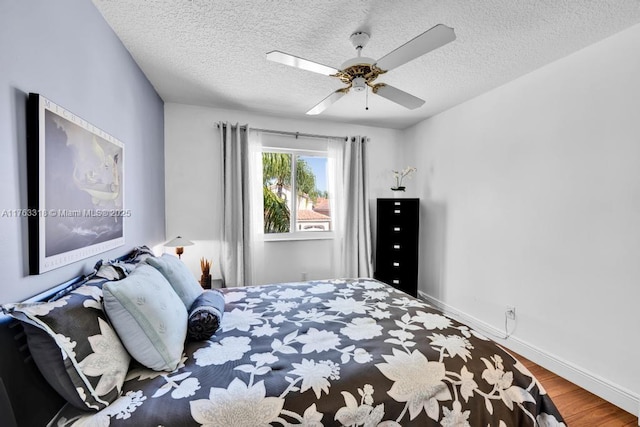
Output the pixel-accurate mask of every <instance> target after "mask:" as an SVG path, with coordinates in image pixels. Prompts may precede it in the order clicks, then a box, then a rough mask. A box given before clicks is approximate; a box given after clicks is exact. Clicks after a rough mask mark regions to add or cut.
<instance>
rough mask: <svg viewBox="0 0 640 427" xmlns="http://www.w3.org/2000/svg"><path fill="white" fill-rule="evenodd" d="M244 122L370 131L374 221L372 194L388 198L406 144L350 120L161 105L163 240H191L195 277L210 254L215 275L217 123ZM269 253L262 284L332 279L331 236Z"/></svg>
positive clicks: (325, 131) (392, 133) (269, 245)
mask: <svg viewBox="0 0 640 427" xmlns="http://www.w3.org/2000/svg"><path fill="white" fill-rule="evenodd" d="M219 121H228V122H230V123H233V124H235V123H240V124H249V125H250V126H252V127H255V128H263V129H274V130H281V131H288V132H301V133H312V134H322V135H335V136H343V135H344V136H346V135H367V136H368V137H370V142H369V143H368V144H369V145H368V154H369V160H370V161H369V165H370V169H369V170H370V174H369V178H370V182H371V192H370V197H371V202H372V204H371V206H372V215H374V216H373V218H372V220H373V223H372V224H375V203H374V201H375V199H376V198H377V197H390V196H391V194H390V193H391V191H390V190H389V188H390V187H391V184H392V183H393V181H392V179H391V170H393V169H397V168H400V167H404V165H402V164H399V156H400V154H399V153H400V150H401V147H402V145H403V141H402V138H401V135H402V133H401V132H400V131H397V130H392V129H384V128H375V127H367V126H355V125H349V124H344V123H334V122H328V121H320V120H308V119H302V120H291V119H282V118H275V117H270V116H265V115H260V114H254V113H249V112H240V111H232V110H224V109H216V108H207V107H196V106H188V105H181V104H172V103H168V104H165V163H166V164H165V170H166V178H165V186H166V199H167V203H166V218H167V238H172V237H174V236H177V235H181V236H183V237H186V238H188V239H190V240H193V241H196V243H197V245H195V246H190V247H187V248H185V253H184V255H182V258H183V260H184V261H185V263H186V264H187V265H188V266H189V268H190V269H191V271H192V272H193V273H194V274H195V275H197V276H199V275H200V266H199V259H200V257H206V258H208V259H213V260H214V265H213V267H212V276H213V277H214V278H219V277H220V269H219V265H218V257H219V251H220V247H219V245H220V236H221V231H222V230H221V228H220V227H221V223H220V221H221V211H220V209H221V205H220V200H221V194H222V193H221V191H222V187H221V185H222V184H221V175H220V170H221V166H222V163H221V158H220V147H221V145H220V144H221V142H220V137H219V133H218V129H217V128H216V123H217V122H219ZM265 245H266V246H265V252H266V253H267V254H268V256H269V258H268V259H267V260H265V265H271V266H274V268H272V269H267V273H266V275H265V277H262V278H261V279H260V281H259V282H260V283H272V282H283V281H299V280H301V279H302V273H303V272H304V273H307V274H306V277H307V278H308V279H309V280H312V279H321V278H329V277H332V252H331V250H332V245H331V241H329V240H314V241H301V242H293V241H288V242H266V243H265Z"/></svg>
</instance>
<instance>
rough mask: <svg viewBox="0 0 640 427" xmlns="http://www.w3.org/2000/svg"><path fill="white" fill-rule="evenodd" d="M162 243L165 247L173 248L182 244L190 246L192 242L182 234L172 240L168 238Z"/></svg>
mask: <svg viewBox="0 0 640 427" xmlns="http://www.w3.org/2000/svg"><path fill="white" fill-rule="evenodd" d="M164 245H165V246H167V247H170V248H175V247H182V246H192V245H193V242H192V241H190V240H187V239H185V238H184V237H182V236H178V237H176V238H175V239H173V240H169V241H168V242H167V243H165V244H164Z"/></svg>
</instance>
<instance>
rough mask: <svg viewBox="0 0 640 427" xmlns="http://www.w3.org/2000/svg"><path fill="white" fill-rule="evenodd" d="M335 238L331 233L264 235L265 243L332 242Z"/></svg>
mask: <svg viewBox="0 0 640 427" xmlns="http://www.w3.org/2000/svg"><path fill="white" fill-rule="evenodd" d="M334 237H335V235H334V233H333V232H307V233H304V232H298V233H279V234H265V235H264V241H265V242H291V241H299V240H333V238H334Z"/></svg>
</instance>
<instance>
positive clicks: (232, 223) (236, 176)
mask: <svg viewBox="0 0 640 427" xmlns="http://www.w3.org/2000/svg"><path fill="white" fill-rule="evenodd" d="M218 127H219V129H220V140H221V141H222V144H221V150H222V153H221V154H222V156H221V157H222V162H223V168H222V183H223V192H222V226H223V229H222V248H221V254H220V258H221V259H220V270H221V273H222V280H223V281H224V284H225V286H227V287H234V286H244V285H245V283H246V282H247V280H249V279H250V278H249V277H247V274H246V272H247V269H248V267H249V266H250V260H249V226H248V224H249V221H248V220H247V219H246V216H247V215H248V214H247V213H248V211H249V209H248V208H247V207H246V206H247V203H248V201H249V200H248V199H249V198H248V170H247V169H248V167H247V158H248V157H247V151H248V130H247V126H240V125H238V124H235V125H231V124H229V123H219V124H218Z"/></svg>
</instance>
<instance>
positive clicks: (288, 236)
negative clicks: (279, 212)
mask: <svg viewBox="0 0 640 427" xmlns="http://www.w3.org/2000/svg"><path fill="white" fill-rule="evenodd" d="M264 153H280V154H290V155H291V163H292V165H291V175H292V176H291V206H292V207H291V212H290V214H291V216H290V221H291V224H290V227H289V231H288V232H286V233H263V236H264V241H267V242H269V241H271V242H282V241H295V240H331V239H334V238H335V231H334V230H335V215H334V214H333V212H334V210H333V207H332V208H331V215H330V217H331V230H328V231H303V230H296V222H297V219H298V214H297V211H298V197H297V183H296V168H297V159H298V158H299V157H301V156H305V157H323V158H325V159H326V160H327V164H328V163H329V162H330V161H331V159H330V157H329V151H328V150H317V149H315V150H314V149H308V148H292V147H278V146H273V145H264V146H263V147H262V148H261V155H262V154H264ZM263 178H264V177H263V176H261V177H260V179H261V182H262V179H263ZM329 179H330V178H329V176H327V181H328V180H329ZM329 194H330V193H329ZM330 200H331V201H332V202H333V198H330ZM261 208H262V212H263V214H262V218H263V221H262V229H263V230H264V203H262V204H261Z"/></svg>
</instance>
